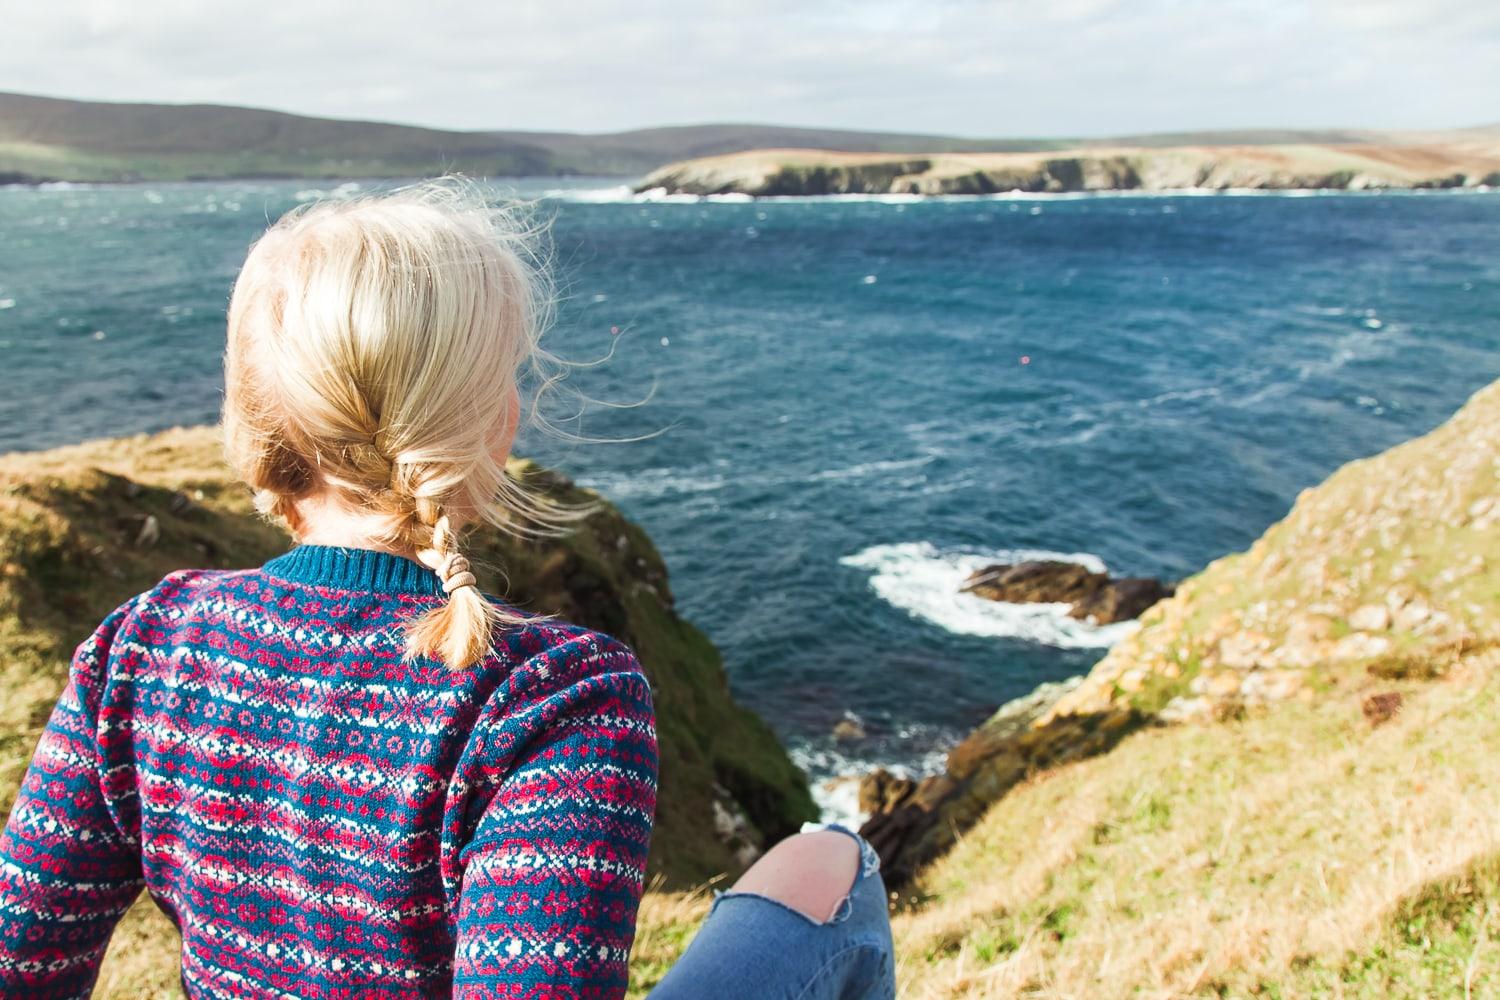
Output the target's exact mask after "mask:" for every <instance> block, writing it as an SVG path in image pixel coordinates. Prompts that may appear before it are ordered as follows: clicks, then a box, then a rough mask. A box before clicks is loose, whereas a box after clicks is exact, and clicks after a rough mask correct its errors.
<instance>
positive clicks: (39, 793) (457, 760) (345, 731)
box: [0, 545, 657, 1000]
mask: <svg viewBox="0 0 1500 1000" xmlns="http://www.w3.org/2000/svg"><path fill="white" fill-rule="evenodd" d="M443 599H444V598H443V596H442V588H441V585H440V584H439V581H438V579H437V577H436V575H435V574H434V573H433V572H432V571H431V570H429V569H427V568H426V567H425V566H422V565H421V564H419V563H416V562H413V561H411V560H408V559H404V558H402V557H400V556H396V555H391V554H389V553H383V552H377V551H373V550H368V549H351V548H340V547H333V546H321V545H302V546H298V547H297V548H294V549H292V550H291V551H290V552H289V553H287V554H285V555H282V556H279V557H277V558H275V559H272V560H270V561H269V562H267V563H266V565H265V566H263V567H261V568H259V569H253V570H235V571H227V570H182V571H179V572H175V573H172V574H170V575H168V576H167V577H166V578H165V579H164V580H162V581H161V583H159V584H158V585H157V586H156V587H154V588H152V589H151V590H150V591H147V592H146V593H144V594H140V595H138V596H136V597H133V598H131V599H130V600H128V601H126V602H125V603H124V604H122V605H121V606H120V607H119V608H117V609H116V610H115V611H114V612H112V613H111V614H110V615H109V616H108V617H107V618H106V619H105V620H104V622H103V624H101V625H100V626H99V627H98V629H97V630H95V632H94V633H93V635H92V636H90V637H89V638H88V639H87V640H86V641H85V642H84V643H83V644H82V645H80V646H79V647H78V650H77V652H76V654H75V655H74V657H73V662H72V667H71V670H70V673H69V677H68V682H67V686H66V688H65V690H64V691H63V694H62V697H61V699H60V700H59V701H58V703H57V707H56V709H55V710H54V712H53V714H52V717H51V719H50V721H49V722H48V724H47V727H46V730H45V733H44V735H43V736H42V739H41V742H40V744H39V745H38V747H37V752H36V756H35V758H34V759H33V761H32V763H31V766H30V769H29V770H28V771H27V772H26V775H25V777H24V779H23V781H22V784H21V789H20V792H19V795H18V797H17V799H16V802H15V806H14V808H13V809H12V811H11V814H10V819H9V822H8V823H7V824H6V827H5V833H4V836H3V838H0V996H6V997H11V996H17V997H26V998H30V1000H42V998H49V997H86V996H88V995H89V993H90V990H91V989H92V986H93V983H94V980H95V978H96V976H97V973H98V969H99V963H100V959H101V957H102V955H103V953H104V949H105V947H106V945H107V944H108V942H109V937H110V934H111V932H112V930H113V929H114V926H115V923H116V922H117V920H118V919H119V917H120V915H121V914H123V913H124V912H125V911H126V910H127V909H128V908H129V907H130V905H131V903H132V902H133V901H134V900H135V899H136V897H137V895H138V894H139V893H140V890H141V889H143V888H144V889H145V890H146V891H148V892H149V893H150V894H151V897H152V899H154V900H155V902H156V903H157V905H158V906H160V907H161V909H162V910H163V911H164V912H165V913H166V914H167V916H168V917H170V918H171V920H172V921H173V923H175V924H176V925H177V927H178V928H179V929H180V930H181V932H182V980H183V986H184V988H185V989H186V991H187V993H188V995H189V996H191V997H195V998H206V997H255V998H259V997H277V998H303V997H309V998H311V997H321V998H327V997H369V998H396V997H438V996H456V997H472V998H505V1000H519V998H537V1000H540V998H548V1000H553V998H569V1000H575V998H576V1000H592V998H598V1000H604V998H610V1000H613V998H617V997H620V996H621V995H622V994H623V993H624V992H625V985H626V961H627V959H628V957H629V953H630V946H631V942H632V939H633V936H634V927H635V917H636V910H637V906H638V905H639V902H640V896H641V891H642V882H643V878H644V873H645V867H646V853H647V848H648V845H649V841H650V836H651V823H652V819H653V815H654V811H655V805H656V777H657V745H656V729H655V719H654V715H653V711H652V702H651V692H650V689H649V687H648V686H647V682H646V679H645V677H644V676H643V675H642V673H641V669H640V665H639V663H638V662H637V660H636V658H635V656H634V654H633V653H632V652H631V650H630V649H629V648H628V647H627V646H626V645H625V644H623V643H622V642H620V641H619V640H617V639H615V638H613V637H611V636H609V635H605V634H603V633H600V632H595V631H590V630H588V629H585V628H581V627H579V626H576V625H568V624H561V623H558V622H555V621H554V622H540V621H531V622H528V623H526V624H524V625H521V626H513V627H510V628H508V629H504V630H502V631H500V632H498V633H497V636H496V641H495V644H494V652H493V653H492V655H490V656H489V657H487V658H486V659H485V660H484V661H482V662H481V663H479V664H477V665H475V666H474V667H471V668H469V669H466V670H457V671H455V670H452V669H449V668H448V667H447V666H445V665H443V664H442V663H440V662H438V661H436V660H433V659H428V658H425V657H423V658H418V659H417V660H415V661H413V662H411V663H403V662H402V660H401V655H402V648H403V647H402V634H401V629H400V623H401V621H402V620H404V619H405V618H407V617H409V616H410V615H411V614H412V613H414V612H416V611H418V610H420V609H423V608H427V607H432V606H433V605H435V604H437V603H438V602H440V601H442V600H443ZM492 600H493V598H492Z"/></svg>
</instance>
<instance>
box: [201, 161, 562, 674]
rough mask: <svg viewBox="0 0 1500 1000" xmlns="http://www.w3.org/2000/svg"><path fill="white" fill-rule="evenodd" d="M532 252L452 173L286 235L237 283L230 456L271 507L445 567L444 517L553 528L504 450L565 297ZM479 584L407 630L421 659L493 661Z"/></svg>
mask: <svg viewBox="0 0 1500 1000" xmlns="http://www.w3.org/2000/svg"><path fill="white" fill-rule="evenodd" d="M533 239H534V233H531V232H529V231H527V230H526V229H525V228H524V227H522V226H521V225H519V224H518V223H517V221H516V216H515V214H514V210H513V209H508V208H503V207H496V206H494V205H491V204H490V203H489V202H488V201H487V200H486V198H485V197H484V195H483V194H482V193H481V192H480V191H479V190H478V188H477V187H476V186H475V185H474V184H473V182H467V181H463V180H461V179H458V178H453V177H447V178H440V179H438V180H436V181H427V182H422V183H419V184H415V185H410V186H407V187H402V188H397V189H395V190H392V191H388V192H380V193H375V194H367V195H361V196H358V197H355V198H350V199H346V200H338V201H322V202H316V203H308V204H303V205H299V206H297V207H296V208H294V209H292V210H291V211H289V212H288V213H286V214H285V215H283V216H282V217H281V218H280V219H279V220H278V221H277V222H276V223H275V224H274V225H272V226H271V228H270V229H268V230H267V231H266V232H265V233H264V234H263V235H262V236H261V238H260V239H259V240H257V241H256V243H255V244H254V246H253V247H252V248H251V250H250V253H249V256H248V258H247V259H246V261H245V265H244V267H243V269H242V270H241V272H240V275H239V277H238V279H237V280H236V282H235V286H234V292H233V295H232V297H231V299H230V306H229V331H228V343H227V349H226V353H225V366H224V367H225V399H224V413H223V421H224V434H225V447H226V451H227V455H228V458H229V461H230V463H231V465H232V466H233V467H234V469H235V471H236V472H237V473H238V474H239V475H240V476H241V477H242V478H243V479H244V480H245V481H246V482H247V483H248V484H249V485H250V487H251V489H252V490H253V491H254V495H255V503H256V506H257V508H258V509H259V510H260V511H261V512H262V513H264V514H266V515H267V516H270V517H273V518H282V519H287V520H291V518H292V517H293V516H294V513H295V509H296V508H295V504H296V502H297V501H298V500H300V499H304V498H307V497H310V496H313V495H315V494H316V495H320V496H324V497H330V498H332V499H333V500H334V501H336V502H337V503H339V504H340V505H342V506H344V507H346V508H348V509H349V510H351V511H355V512H358V513H359V514H360V515H362V516H363V517H364V518H365V519H366V520H367V521H368V522H369V523H370V524H371V525H373V528H372V530H371V532H370V537H371V538H372V540H373V541H376V542H378V543H380V544H383V545H387V546H391V547H394V548H398V549H400V550H403V551H412V552H422V553H423V559H424V561H427V562H429V564H431V565H434V566H435V567H437V568H440V569H444V570H447V569H451V566H452V562H453V560H454V559H456V558H457V555H458V553H457V536H456V534H455V533H454V532H453V531H451V530H449V525H450V522H458V521H474V520H485V521H489V522H490V523H493V524H496V525H497V526H500V527H502V528H508V529H512V530H515V529H517V526H518V520H517V516H518V515H520V516H521V517H523V518H525V519H527V520H529V521H530V522H531V523H533V524H546V523H547V521H548V514H549V511H548V509H547V505H546V504H545V503H543V502H541V501H540V500H539V499H538V498H535V497H531V496H529V495H528V494H527V493H526V492H525V490H524V489H523V487H522V486H521V484H520V483H518V482H516V480H514V479H512V478H511V477H509V476H507V475H506V472H505V465H504V455H503V454H501V455H496V454H494V453H493V452H494V441H495V439H496V433H497V427H499V428H500V429H501V430H505V429H508V430H510V431H511V432H512V433H513V432H514V429H515V427H514V421H516V420H518V419H519V406H518V405H517V404H516V402H515V401H516V400H517V399H518V397H517V392H518V379H519V377H520V373H521V370H522V367H523V366H524V365H527V364H528V363H534V362H535V361H536V360H537V358H538V357H539V356H541V355H542V353H543V352H541V349H540V347H539V345H538V339H539V337H540V335H541V332H542V329H543V328H544V326H545V318H546V314H547V311H548V309H549V307H550V305H551V295H550V286H549V284H548V279H547V272H546V268H545V267H544V266H540V265H538V264H536V263H535V261H536V260H537V256H536V254H535V251H534V248H533V246H532V240H533ZM507 424H508V425H509V426H508V428H507V427H506V425H507ZM523 530H524V529H523ZM447 575H448V574H446V573H445V577H446V576H447ZM467 579H468V580H469V581H470V585H468V586H462V585H460V586H458V587H456V588H455V589H453V590H451V591H450V592H449V598H448V600H447V601H446V602H445V603H444V604H443V605H442V606H441V607H439V608H436V609H433V610H431V611H428V612H426V613H425V614H423V615H422V616H420V617H419V618H417V619H415V620H414V621H412V622H411V623H410V624H409V626H408V648H407V655H408V657H411V656H415V655H418V654H422V653H428V654H432V655H437V656H441V657H442V658H443V659H444V660H446V661H447V662H448V663H450V664H453V665H454V666H465V665H468V664H471V663H473V662H475V661H476V660H477V659H479V658H480V657H481V656H483V655H484V654H485V652H486V651H487V650H488V648H489V645H490V636H491V632H492V628H493V626H494V625H495V624H497V623H499V622H501V621H504V620H507V618H506V612H503V611H502V609H500V608H499V607H497V606H495V605H494V604H492V603H491V602H490V601H489V600H488V599H487V598H486V597H485V596H484V595H483V594H482V593H480V592H479V590H478V589H477V587H475V586H473V585H472V579H473V578H472V577H471V576H470V577H468V578H467Z"/></svg>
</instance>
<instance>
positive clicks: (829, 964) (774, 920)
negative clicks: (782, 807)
mask: <svg viewBox="0 0 1500 1000" xmlns="http://www.w3.org/2000/svg"><path fill="white" fill-rule="evenodd" d="M814 829H828V830H838V831H840V832H841V833H845V834H848V835H849V836H851V837H853V838H854V839H855V840H856V841H857V842H858V844H859V850H860V859H861V864H860V867H859V871H858V872H857V873H856V874H855V876H854V884H853V885H852V886H850V888H849V892H848V894H847V895H845V897H844V899H843V901H842V902H840V904H839V906H838V909H837V910H836V911H835V912H834V915H833V916H832V917H831V918H830V919H829V920H828V921H827V922H826V923H821V922H819V921H817V920H814V919H813V918H811V917H809V916H807V915H806V914H804V913H802V912H801V911H800V910H796V909H793V908H792V907H789V906H787V905H785V904H783V903H781V902H779V901H777V900H774V899H770V898H768V897H766V896H761V895H757V894H756V893H751V892H736V891H734V890H729V891H722V890H721V891H716V892H715V893H714V902H713V907H712V909H710V910H709V912H708V916H707V917H706V918H704V921H703V925H702V927H700V928H699V930H698V934H697V936H696V937H694V938H693V941H692V943H691V944H690V945H688V948H687V951H686V952H684V953H683V956H682V958H681V959H679V960H678V962H677V964H676V965H674V966H672V968H671V970H670V971H668V973H667V975H666V977H665V978H663V979H662V981H661V982H660V983H659V984H658V985H657V987H656V988H655V989H654V990H652V991H651V993H650V995H649V997H648V1000H867V998H868V1000H894V997H895V996H896V970H895V957H894V954H893V949H892V947H891V923H890V917H889V915H888V912H887V909H886V892H885V883H884V881H883V880H882V879H881V877H880V858H879V857H878V856H877V855H876V854H875V849H874V848H872V847H871V846H870V845H869V844H868V843H866V842H865V840H864V838H862V837H860V836H859V835H858V834H856V833H854V832H853V831H852V830H849V829H847V828H845V827H843V826H840V825H838V824H837V823H829V824H807V825H805V826H804V827H803V832H807V831H809V830H814Z"/></svg>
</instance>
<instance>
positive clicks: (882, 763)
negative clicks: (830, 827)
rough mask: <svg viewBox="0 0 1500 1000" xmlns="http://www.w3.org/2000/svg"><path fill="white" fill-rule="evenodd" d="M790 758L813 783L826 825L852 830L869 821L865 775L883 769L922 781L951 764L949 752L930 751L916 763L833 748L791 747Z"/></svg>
mask: <svg viewBox="0 0 1500 1000" xmlns="http://www.w3.org/2000/svg"><path fill="white" fill-rule="evenodd" d="M929 735H930V734H929ZM787 756H789V757H791V759H792V763H794V764H796V765H797V766H798V767H800V768H801V769H802V770H803V771H805V772H806V773H807V774H808V776H809V777H810V778H811V779H812V780H811V781H810V782H809V784H810V786H811V787H810V790H811V791H812V797H813V802H815V803H816V804H817V806H818V809H819V811H820V812H821V813H822V817H821V818H822V820H823V822H825V823H842V824H843V825H844V826H847V827H848V828H849V829H851V830H857V829H859V828H860V827H861V826H863V825H864V822H865V820H867V819H869V818H870V815H869V813H866V812H864V811H863V810H861V809H860V808H859V782H860V779H861V778H863V777H864V776H865V775H867V774H869V773H870V772H871V771H873V770H875V769H876V768H881V767H883V768H885V769H886V770H887V771H890V772H891V773H892V774H894V775H896V776H897V777H901V778H911V779H913V780H921V779H922V778H924V777H926V776H927V775H929V774H939V773H941V772H942V771H943V769H944V768H945V767H946V766H947V762H948V751H947V750H931V751H929V752H927V753H924V754H922V755H920V756H919V757H918V758H917V759H916V760H913V761H895V760H891V759H887V758H886V757H884V756H881V755H875V756H870V757H864V756H856V755H852V754H846V753H842V752H840V751H839V750H837V749H835V748H834V747H831V746H792V747H788V748H787Z"/></svg>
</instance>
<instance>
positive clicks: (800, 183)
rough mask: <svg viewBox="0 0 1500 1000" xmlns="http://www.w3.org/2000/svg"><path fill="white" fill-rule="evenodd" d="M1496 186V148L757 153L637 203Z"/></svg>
mask: <svg viewBox="0 0 1500 1000" xmlns="http://www.w3.org/2000/svg"><path fill="white" fill-rule="evenodd" d="M1496 177H1500V141H1493V140H1485V141H1481V140H1468V141H1463V142H1454V141H1449V142H1443V141H1441V140H1432V141H1429V142H1426V143H1403V144H1396V143H1392V144H1388V145H1377V144H1347V145H1280V146H1277V145H1267V146H1165V147H1128V148H1117V149H1109V148H1097V149H1096V148H1088V149H1078V150H1070V151H1065V152H1061V153H1056V152H1054V153H1043V152H1024V153H931V154H921V155H916V154H877V153H838V152H828V151H825V150H807V149H761V150H750V151H748V152H743V153H732V154H729V155H725V156H713V157H704V158H701V159H696V160H684V161H681V162H678V163H671V164H668V165H667V166H664V167H662V168H660V169H658V170H655V171H653V172H652V173H650V174H649V175H647V176H646V177H645V179H643V180H642V181H641V182H640V183H638V184H637V185H636V191H637V192H649V191H663V192H667V193H672V194H695V195H715V194H747V195H752V196H756V197H772V196H796V195H829V194H916V195H965V194H967V195H982V194H996V193H1002V192H1010V191H1020V192H1035V193H1064V192H1074V191H1174V190H1185V189H1194V190H1205V189H1206V190H1228V189H1258V190H1277V189H1298V190H1301V189H1314V190H1318V189H1321V190H1351V191H1358V190H1372V189H1380V188H1449V187H1475V186H1478V185H1490V184H1494V183H1495V178H1496Z"/></svg>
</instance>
